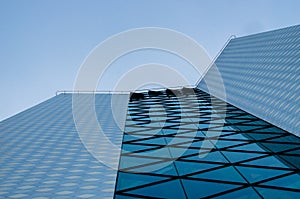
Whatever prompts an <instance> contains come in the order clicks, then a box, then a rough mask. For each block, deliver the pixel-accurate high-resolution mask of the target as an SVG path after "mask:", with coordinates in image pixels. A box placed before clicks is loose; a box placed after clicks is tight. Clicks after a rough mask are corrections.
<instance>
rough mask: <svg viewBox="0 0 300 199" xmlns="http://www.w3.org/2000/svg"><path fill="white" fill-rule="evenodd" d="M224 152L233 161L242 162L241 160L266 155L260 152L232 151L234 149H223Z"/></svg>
mask: <svg viewBox="0 0 300 199" xmlns="http://www.w3.org/2000/svg"><path fill="white" fill-rule="evenodd" d="M222 153H223V154H224V155H225V156H226V158H228V159H229V161H230V162H232V163H235V162H240V161H244V160H248V159H251V158H256V157H259V156H262V155H264V154H259V153H246V152H232V151H222Z"/></svg>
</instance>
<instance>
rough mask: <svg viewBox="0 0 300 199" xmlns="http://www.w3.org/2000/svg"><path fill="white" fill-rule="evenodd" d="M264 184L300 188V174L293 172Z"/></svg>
mask: <svg viewBox="0 0 300 199" xmlns="http://www.w3.org/2000/svg"><path fill="white" fill-rule="evenodd" d="M263 185H271V186H275V187H284V188H291V189H297V190H299V189H300V175H299V174H293V175H289V176H285V177H282V178H278V179H276V180H272V181H269V182H265V183H263ZM299 194H300V193H299Z"/></svg>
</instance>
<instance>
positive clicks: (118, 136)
mask: <svg viewBox="0 0 300 199" xmlns="http://www.w3.org/2000/svg"><path fill="white" fill-rule="evenodd" d="M216 69H218V70H216ZM216 71H219V73H220V74H221V76H222V79H223V85H224V87H222V88H221V87H220V85H219V84H214V82H215V72H216ZM208 84H209V86H208ZM211 88H213V89H211ZM223 88H224V89H225V93H226V98H224V97H223V96H222V95H219V94H220V90H221V89H223ZM299 88H300V26H293V27H288V28H284V29H280V30H274V31H269V32H265V33H260V34H256V35H250V36H245V37H238V38H234V39H232V40H230V42H229V43H228V44H227V45H226V47H225V48H224V50H223V51H222V52H221V54H220V55H219V56H218V58H217V59H216V61H215V64H214V65H213V66H212V67H211V68H210V69H209V70H208V72H207V74H206V75H205V77H204V78H203V80H202V81H200V82H199V84H198V85H197V86H196V87H195V88H193V89H191V88H182V89H173V90H170V89H167V90H161V91H151V92H146V91H145V92H142V93H139V94H132V93H131V95H130V94H129V93H127V94H119V93H118V94H117V93H113V94H111V93H110V94H109V93H99V94H92V93H90V94H83V93H74V94H72V93H71V94H70V93H61V94H59V95H57V96H55V97H53V98H51V99H49V100H47V101H45V102H42V103H41V104H39V105H36V106H34V107H32V108H30V109H28V110H26V111H24V112H21V113H19V114H17V115H15V116H13V117H11V118H8V119H6V120H4V121H2V122H1V123H0V137H1V139H0V157H1V158H0V198H40V199H42V198H116V199H123V198H245V199H246V198H272V199H273V198H298V197H300V173H299V171H300V138H299V133H300V131H299V130H300V127H299V126H300V124H299V123H300V113H299V110H300V103H299V100H300V94H299V93H300V92H299ZM91 98H93V99H94V100H95V101H94V103H92V104H91V103H89V102H90V99H91ZM113 98H114V100H116V101H117V103H114V106H115V107H114V109H116V110H118V111H117V115H116V113H114V112H113V110H112V108H111V101H112V99H113ZM74 99H75V100H76V102H77V105H78V106H77V107H76V108H75V111H74V103H72V102H74ZM90 110H93V111H90ZM74 114H76V115H77V116H76V117H75V118H74ZM93 114H95V115H93ZM94 117H95V118H96V120H97V123H98V124H99V126H100V128H101V129H102V131H103V132H104V134H105V138H104V137H103V136H102V137H101V136H99V135H98V130H99V126H97V125H95V124H94V122H95V121H94V120H93V118H94ZM74 121H75V122H74ZM78 130H79V131H81V132H78ZM111 146H116V148H113V147H111ZM108 165H109V166H108Z"/></svg>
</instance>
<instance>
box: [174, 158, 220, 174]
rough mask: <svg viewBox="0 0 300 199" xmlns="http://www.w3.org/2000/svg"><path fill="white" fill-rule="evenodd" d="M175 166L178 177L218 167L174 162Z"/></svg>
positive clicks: (198, 163)
mask: <svg viewBox="0 0 300 199" xmlns="http://www.w3.org/2000/svg"><path fill="white" fill-rule="evenodd" d="M175 166H176V168H177V171H178V173H179V176H181V175H186V174H190V173H194V172H199V171H204V170H207V169H211V168H215V167H218V166H220V165H219V164H208V163H200V162H186V161H176V162H175Z"/></svg>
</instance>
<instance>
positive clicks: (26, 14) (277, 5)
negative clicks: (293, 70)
mask: <svg viewBox="0 0 300 199" xmlns="http://www.w3.org/2000/svg"><path fill="white" fill-rule="evenodd" d="M299 8H300V1H299V0H251V1H249V0H247V1H246V0H209V1H201V0H193V1H192V0H186V1H183V0H163V1H161V0H110V1H109V0H107V1H92V0H80V1H79V0H43V1H40V0H26V1H21V0H1V1H0V81H1V82H0V89H1V93H2V94H1V98H0V108H1V111H0V121H1V120H3V119H5V118H7V117H9V116H11V115H14V114H16V113H18V112H20V111H22V110H25V109H26V108H28V107H31V106H33V105H35V104H37V103H39V102H41V101H43V100H45V99H48V98H50V97H53V96H54V95H55V91H56V90H72V88H73V83H74V80H75V77H76V74H77V71H78V69H79V67H80V65H81V63H82V62H83V60H84V58H85V57H86V56H87V55H88V53H89V52H90V51H91V50H92V49H93V48H94V47H95V46H96V45H97V44H99V43H100V42H101V41H103V40H104V39H106V38H107V37H109V36H111V35H113V34H116V33H119V32H121V31H125V30H128V29H131V28H141V27H149V26H150V27H162V28H170V29H174V30H177V31H179V32H182V33H185V34H187V35H188V36H190V37H192V38H193V39H195V40H196V41H197V42H198V43H200V44H201V45H202V46H203V47H204V48H205V49H206V50H207V52H208V54H209V55H210V56H211V57H214V56H215V55H216V54H217V52H218V51H219V50H220V49H221V48H222V46H223V45H224V43H225V42H226V40H227V39H228V37H229V36H230V35H232V34H235V35H237V36H243V35H248V34H252V33H258V32H262V31H267V30H273V29H277V28H283V27H287V26H291V25H297V24H300V14H299ZM151 55H153V56H154V57H155V59H156V58H157V56H156V55H155V53H152V54H151V53H150V57H151ZM167 57H168V56H166V57H165V59H166V58H167ZM145 59H149V55H148V56H147V58H145ZM139 63H143V60H140V62H139Z"/></svg>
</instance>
